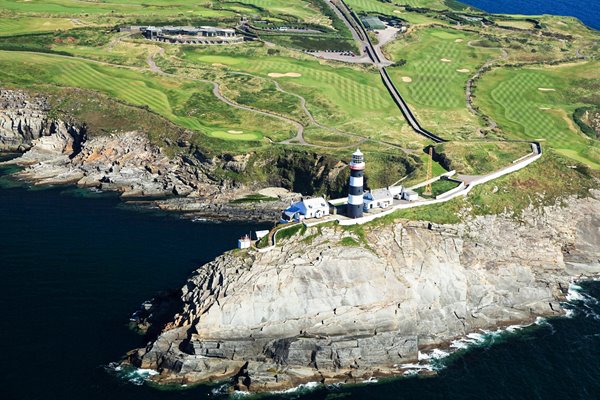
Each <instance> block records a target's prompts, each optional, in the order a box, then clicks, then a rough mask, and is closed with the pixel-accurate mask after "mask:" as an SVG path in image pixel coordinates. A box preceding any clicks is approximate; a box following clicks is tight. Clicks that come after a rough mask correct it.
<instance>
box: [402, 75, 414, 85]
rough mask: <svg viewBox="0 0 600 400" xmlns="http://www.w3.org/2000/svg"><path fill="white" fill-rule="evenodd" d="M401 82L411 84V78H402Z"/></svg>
mask: <svg viewBox="0 0 600 400" xmlns="http://www.w3.org/2000/svg"><path fill="white" fill-rule="evenodd" d="M402 82H406V83H410V82H412V78H411V77H409V76H403V77H402Z"/></svg>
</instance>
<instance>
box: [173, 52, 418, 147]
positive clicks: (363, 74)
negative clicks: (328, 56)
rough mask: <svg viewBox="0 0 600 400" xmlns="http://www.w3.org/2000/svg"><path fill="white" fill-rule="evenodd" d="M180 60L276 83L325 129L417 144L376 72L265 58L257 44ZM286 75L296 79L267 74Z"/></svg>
mask: <svg viewBox="0 0 600 400" xmlns="http://www.w3.org/2000/svg"><path fill="white" fill-rule="evenodd" d="M183 60H184V61H185V62H186V63H187V64H188V65H190V66H194V67H197V68H198V67H199V68H212V65H213V64H222V65H224V66H226V68H227V70H228V71H240V72H247V73H252V74H255V75H257V76H260V77H263V78H266V79H276V80H277V82H279V84H280V85H281V86H282V87H283V88H284V89H285V90H286V91H289V92H291V93H296V94H299V95H301V96H303V97H304V98H305V99H306V101H307V107H308V109H309V110H310V111H311V113H312V114H313V115H314V116H315V118H316V119H317V120H318V121H322V122H323V123H325V124H327V125H328V126H332V127H337V128H339V129H342V130H346V131H348V132H350V133H355V134H360V135H365V136H370V137H373V138H382V137H384V136H385V139H386V140H389V141H392V142H398V143H402V142H405V141H407V140H420V138H418V137H417V136H416V135H414V134H412V133H411V132H410V130H409V129H407V128H406V124H405V121H404V118H403V116H402V114H401V113H400V111H399V110H398V108H397V107H396V105H395V104H394V103H393V102H392V100H391V98H390V96H389V94H388V93H387V92H386V90H385V88H384V87H383V85H381V78H380V77H379V74H378V73H377V72H375V71H372V70H366V69H363V68H360V67H353V66H341V65H340V66H338V65H333V64H329V63H324V62H319V61H317V60H314V59H312V58H308V57H304V56H294V57H292V56H287V55H284V54H280V55H269V54H267V52H266V49H265V48H264V46H262V45H259V44H253V45H246V46H244V47H236V48H235V49H234V48H219V49H214V48H210V49H202V48H185V49H183ZM287 72H295V73H298V74H300V76H299V77H283V78H271V77H269V73H287ZM271 106H273V105H271ZM404 128H406V130H404Z"/></svg>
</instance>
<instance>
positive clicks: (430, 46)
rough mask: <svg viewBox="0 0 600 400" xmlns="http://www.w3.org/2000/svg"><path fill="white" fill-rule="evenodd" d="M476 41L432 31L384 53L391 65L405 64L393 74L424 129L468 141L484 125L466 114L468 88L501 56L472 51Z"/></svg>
mask: <svg viewBox="0 0 600 400" xmlns="http://www.w3.org/2000/svg"><path fill="white" fill-rule="evenodd" d="M477 37H478V36H477V35H475V34H472V33H468V32H460V31H457V30H451V29H446V28H440V27H432V28H424V29H421V30H418V31H416V32H415V33H412V34H409V35H407V36H406V38H405V39H403V40H397V41H394V42H392V43H391V44H389V45H387V46H386V47H385V52H386V53H387V54H389V55H390V57H391V59H392V60H394V61H398V60H406V63H405V64H404V65H402V66H400V67H393V68H389V69H388V72H389V73H390V76H391V77H392V79H393V81H394V83H395V84H396V86H397V87H398V90H399V91H400V92H401V93H402V94H403V96H404V97H405V99H406V101H407V102H408V103H409V104H410V105H411V106H412V109H413V111H414V112H415V114H416V115H417V116H418V117H420V118H421V119H422V120H423V125H424V126H426V127H428V128H430V129H432V130H433V131H434V132H440V133H441V134H443V136H445V137H448V136H450V135H452V134H456V135H462V136H467V137H468V136H470V135H472V134H473V133H474V132H475V131H476V129H477V128H478V127H479V124H480V122H479V121H478V119H477V118H476V117H474V116H473V115H472V114H471V113H469V111H468V110H467V107H466V102H465V85H466V83H467V80H468V79H469V78H470V77H471V76H472V75H473V74H474V73H475V71H476V70H477V69H478V68H479V67H480V66H481V65H483V64H484V63H485V61H487V60H488V59H490V58H494V57H497V56H498V54H500V53H499V51H498V50H491V49H482V48H472V47H470V46H469V45H468V42H469V41H470V40H473V39H475V38H477ZM457 40H458V42H457ZM406 78H409V79H410V80H411V81H410V82H407V80H408V79H406Z"/></svg>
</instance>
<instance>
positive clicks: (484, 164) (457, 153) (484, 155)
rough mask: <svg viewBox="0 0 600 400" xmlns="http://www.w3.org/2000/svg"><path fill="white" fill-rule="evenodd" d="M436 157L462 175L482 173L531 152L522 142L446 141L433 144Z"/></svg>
mask: <svg viewBox="0 0 600 400" xmlns="http://www.w3.org/2000/svg"><path fill="white" fill-rule="evenodd" d="M435 153H436V159H438V160H439V161H440V163H442V164H443V165H444V166H445V168H446V169H448V170H455V171H457V173H459V174H463V175H483V174H488V173H490V172H494V171H497V170H499V169H501V168H503V167H506V166H509V165H510V164H511V163H512V162H513V161H515V160H517V159H519V158H521V157H523V156H525V155H527V154H529V153H531V146H530V144H529V143H524V142H485V141H479V142H448V143H442V144H438V145H436V146H435Z"/></svg>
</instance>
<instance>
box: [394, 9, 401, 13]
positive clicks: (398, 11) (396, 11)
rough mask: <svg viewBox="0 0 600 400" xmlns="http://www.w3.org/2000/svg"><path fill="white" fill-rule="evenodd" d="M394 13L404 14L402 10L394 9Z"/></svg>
mask: <svg viewBox="0 0 600 400" xmlns="http://www.w3.org/2000/svg"><path fill="white" fill-rule="evenodd" d="M394 13H395V14H402V11H400V10H394Z"/></svg>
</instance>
